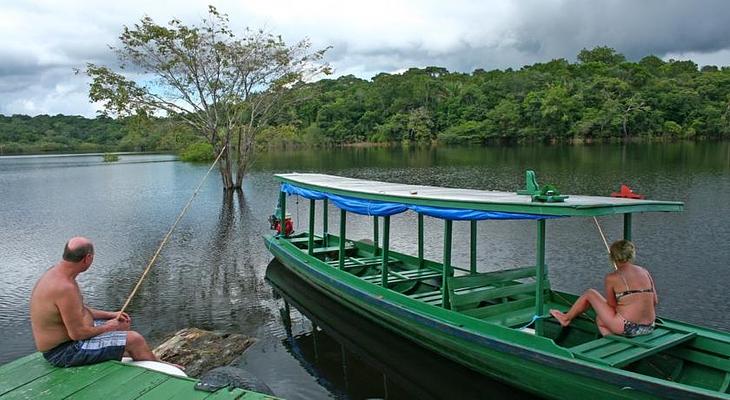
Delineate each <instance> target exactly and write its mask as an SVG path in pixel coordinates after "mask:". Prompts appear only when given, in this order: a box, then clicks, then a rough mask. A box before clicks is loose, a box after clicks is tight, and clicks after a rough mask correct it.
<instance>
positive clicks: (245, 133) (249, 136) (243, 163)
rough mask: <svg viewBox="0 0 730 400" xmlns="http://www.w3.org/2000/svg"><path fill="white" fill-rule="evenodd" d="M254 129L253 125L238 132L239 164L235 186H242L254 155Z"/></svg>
mask: <svg viewBox="0 0 730 400" xmlns="http://www.w3.org/2000/svg"><path fill="white" fill-rule="evenodd" d="M253 145H254V130H253V128H251V127H244V128H241V130H240V131H239V133H238V165H237V166H236V182H235V185H234V187H236V188H239V189H240V188H241V187H242V185H243V177H244V176H245V175H246V172H247V171H248V166H249V164H250V163H251V157H252V156H253Z"/></svg>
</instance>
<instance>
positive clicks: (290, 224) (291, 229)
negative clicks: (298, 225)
mask: <svg viewBox="0 0 730 400" xmlns="http://www.w3.org/2000/svg"><path fill="white" fill-rule="evenodd" d="M284 226H286V235H287V236H288V235H291V234H292V233H293V232H294V222H292V220H291V217H286V223H285V224H284ZM274 229H276V232H277V233H281V221H276V222H275V223H274Z"/></svg>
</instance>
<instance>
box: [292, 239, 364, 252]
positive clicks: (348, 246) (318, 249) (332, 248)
mask: <svg viewBox="0 0 730 400" xmlns="http://www.w3.org/2000/svg"><path fill="white" fill-rule="evenodd" d="M354 249H355V245H354V244H352V243H349V242H345V251H348V250H354ZM302 251H305V252H306V251H307V249H306V248H304V249H302ZM339 251H340V246H327V247H315V248H314V250H312V253H314V254H324V253H333V252H339Z"/></svg>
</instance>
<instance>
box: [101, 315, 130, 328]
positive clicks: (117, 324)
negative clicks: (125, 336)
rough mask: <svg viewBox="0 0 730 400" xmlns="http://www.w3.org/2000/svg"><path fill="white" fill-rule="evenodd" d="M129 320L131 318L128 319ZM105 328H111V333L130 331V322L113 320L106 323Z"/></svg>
mask: <svg viewBox="0 0 730 400" xmlns="http://www.w3.org/2000/svg"><path fill="white" fill-rule="evenodd" d="M127 318H129V317H127ZM104 326H106V327H109V328H108V329H109V331H128V330H129V320H119V319H116V318H112V319H110V320H108V321H106V322H105V323H104Z"/></svg>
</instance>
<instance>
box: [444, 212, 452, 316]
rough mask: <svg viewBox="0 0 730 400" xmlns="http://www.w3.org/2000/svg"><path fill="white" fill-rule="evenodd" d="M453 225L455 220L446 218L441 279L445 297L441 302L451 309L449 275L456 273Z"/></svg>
mask: <svg viewBox="0 0 730 400" xmlns="http://www.w3.org/2000/svg"><path fill="white" fill-rule="evenodd" d="M452 227H453V221H452V220H450V219H446V220H444V269H443V272H442V281H441V298H442V299H443V300H442V302H441V304H442V305H443V307H444V308H446V309H450V308H451V303H450V302H449V289H448V287H447V286H448V282H449V277H451V276H453V275H454V270H453V269H451V232H452Z"/></svg>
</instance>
